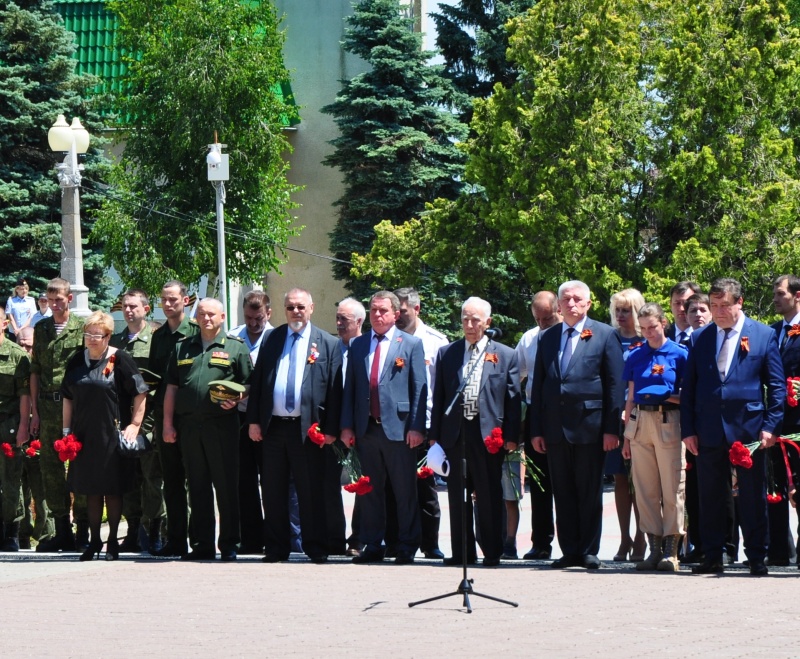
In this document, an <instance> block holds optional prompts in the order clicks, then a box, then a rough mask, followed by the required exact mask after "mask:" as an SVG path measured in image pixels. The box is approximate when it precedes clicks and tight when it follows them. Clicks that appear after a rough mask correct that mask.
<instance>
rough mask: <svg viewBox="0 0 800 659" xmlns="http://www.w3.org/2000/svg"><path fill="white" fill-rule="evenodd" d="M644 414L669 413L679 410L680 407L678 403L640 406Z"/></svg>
mask: <svg viewBox="0 0 800 659" xmlns="http://www.w3.org/2000/svg"><path fill="white" fill-rule="evenodd" d="M638 408H639V409H640V410H641V411H642V412H669V411H670V410H677V409H679V408H680V405H678V404H677V403H664V404H663V405H638Z"/></svg>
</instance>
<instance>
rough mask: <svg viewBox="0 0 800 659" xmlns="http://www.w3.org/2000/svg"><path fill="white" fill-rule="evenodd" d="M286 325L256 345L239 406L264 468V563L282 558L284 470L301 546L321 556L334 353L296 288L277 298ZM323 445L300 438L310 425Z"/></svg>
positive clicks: (332, 434)
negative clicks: (246, 398) (242, 403)
mask: <svg viewBox="0 0 800 659" xmlns="http://www.w3.org/2000/svg"><path fill="white" fill-rule="evenodd" d="M284 306H285V308H286V321H287V322H286V324H284V325H281V326H280V327H278V328H276V329H274V330H272V332H270V334H269V336H268V337H267V338H266V340H265V341H264V343H263V345H262V347H261V350H260V351H259V355H258V361H256V368H255V371H254V372H253V377H252V384H253V386H252V388H251V389H250V399H249V402H248V405H247V421H248V423H249V424H250V426H249V434H250V439H252V440H253V441H254V442H261V443H262V446H263V451H264V461H263V464H264V473H263V477H262V479H261V488H262V491H263V496H262V498H263V502H264V540H265V552H264V558H263V559H262V560H263V561H264V562H265V563H277V562H279V561H285V560H286V559H287V558H289V550H290V537H289V536H290V534H289V499H288V497H289V476H290V475H291V476H293V477H294V484H295V489H296V490H297V500H298V503H299V507H300V526H301V529H302V534H303V551H305V553H306V555H307V556H308V557H309V558H310V559H311V560H312V561H313V562H314V563H324V562H326V561H327V560H328V545H327V517H326V508H325V496H324V495H325V490H324V487H323V484H324V475H325V452H326V451H331V450H332V449H331V447H330V446H327V444H332V443H333V442H335V441H336V435H337V434H338V430H339V410H340V408H341V391H342V351H341V348H340V347H339V342H338V341H337V340H336V339H335V338H334V337H333V336H331V335H330V334H328V333H327V332H323V331H322V330H321V329H319V328H318V327H316V326H315V325H312V324H311V314H312V313H314V302H313V301H312V299H311V294H310V293H309V292H308V291H305V290H303V289H301V288H295V289H292V290H291V291H289V292H288V293H287V294H286V296H285V298H284ZM314 423H318V424H319V429H320V431H321V432H322V433H324V434H325V444H326V446H318V445H317V444H315V443H314V442H312V441H311V440H310V439H309V437H308V431H309V429H310V428H311V426H312V424H314Z"/></svg>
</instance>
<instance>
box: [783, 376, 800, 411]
mask: <svg viewBox="0 0 800 659" xmlns="http://www.w3.org/2000/svg"><path fill="white" fill-rule="evenodd" d="M797 387H800V378H786V402H787V403H788V404H789V407H797V403H798V399H797Z"/></svg>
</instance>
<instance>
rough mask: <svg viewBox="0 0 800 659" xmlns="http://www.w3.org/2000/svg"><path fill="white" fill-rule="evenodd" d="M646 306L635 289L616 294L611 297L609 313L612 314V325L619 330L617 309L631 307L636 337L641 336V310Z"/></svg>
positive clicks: (627, 289) (626, 289)
mask: <svg viewBox="0 0 800 659" xmlns="http://www.w3.org/2000/svg"><path fill="white" fill-rule="evenodd" d="M643 306H644V297H642V294H641V293H640V292H639V291H638V290H636V289H635V288H625V289H623V290H621V291H620V292H619V293H614V295H612V296H611V303H610V305H609V312H610V314H611V325H612V326H613V327H615V328H616V329H619V323H618V322H617V309H618V308H620V307H622V308H623V309H624V308H626V307H630V309H631V316H633V325H634V327H635V328H636V335H637V336H641V335H642V330H641V328H640V327H639V309H641V308H642V307H643Z"/></svg>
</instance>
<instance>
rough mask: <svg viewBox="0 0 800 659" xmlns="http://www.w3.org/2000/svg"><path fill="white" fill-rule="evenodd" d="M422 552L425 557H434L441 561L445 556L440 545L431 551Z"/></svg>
mask: <svg viewBox="0 0 800 659" xmlns="http://www.w3.org/2000/svg"><path fill="white" fill-rule="evenodd" d="M422 554H423V555H424V556H425V558H433V559H436V560H439V561H440V560H442V559H443V558H444V554H443V553H442V550H441V549H439V548H438V547H437V548H436V549H431V550H430V551H423V552H422Z"/></svg>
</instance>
